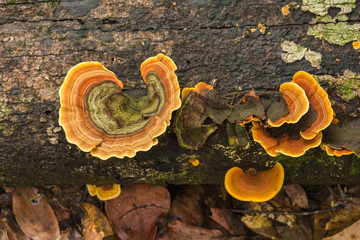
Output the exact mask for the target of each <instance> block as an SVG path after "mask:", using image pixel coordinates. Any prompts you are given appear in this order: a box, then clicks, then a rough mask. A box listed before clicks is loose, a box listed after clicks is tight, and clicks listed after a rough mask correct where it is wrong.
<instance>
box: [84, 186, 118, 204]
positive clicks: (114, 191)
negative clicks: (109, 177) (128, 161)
mask: <svg viewBox="0 0 360 240" xmlns="http://www.w3.org/2000/svg"><path fill="white" fill-rule="evenodd" d="M86 187H87V189H88V191H89V194H90V196H95V195H96V196H97V197H98V199H100V200H102V201H106V200H110V199H113V198H116V197H118V196H119V195H120V193H121V187H120V184H108V185H91V184H86Z"/></svg>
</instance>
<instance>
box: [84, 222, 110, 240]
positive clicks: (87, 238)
mask: <svg viewBox="0 0 360 240" xmlns="http://www.w3.org/2000/svg"><path fill="white" fill-rule="evenodd" d="M82 222H83V226H84V230H83V236H84V240H102V239H104V236H105V234H104V232H103V231H98V230H96V226H95V222H94V219H92V218H87V219H85V220H84V221H82Z"/></svg>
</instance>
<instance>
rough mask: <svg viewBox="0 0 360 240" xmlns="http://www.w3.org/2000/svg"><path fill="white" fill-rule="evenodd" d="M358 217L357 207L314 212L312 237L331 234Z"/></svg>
mask: <svg viewBox="0 0 360 240" xmlns="http://www.w3.org/2000/svg"><path fill="white" fill-rule="evenodd" d="M359 219H360V208H359V207H354V208H349V209H339V210H335V211H333V212H327V213H321V214H316V215H315V217H314V236H315V237H314V238H315V239H321V238H323V237H329V236H332V235H334V234H336V233H339V232H340V231H342V230H343V229H345V228H347V227H348V226H350V225H351V224H353V223H354V222H355V221H357V220H359Z"/></svg>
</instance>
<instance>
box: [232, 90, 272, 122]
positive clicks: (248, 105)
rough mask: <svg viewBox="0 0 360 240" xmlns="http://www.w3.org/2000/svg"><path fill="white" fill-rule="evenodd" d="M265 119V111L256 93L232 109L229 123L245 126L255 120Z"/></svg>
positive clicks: (247, 96) (244, 98) (246, 97)
mask: <svg viewBox="0 0 360 240" xmlns="http://www.w3.org/2000/svg"><path fill="white" fill-rule="evenodd" d="M259 118H261V119H264V118H265V110H264V107H263V105H262V104H261V102H260V99H259V97H258V96H256V95H255V92H254V91H251V92H250V93H249V94H248V95H246V96H245V97H243V98H242V100H241V101H240V102H239V103H238V104H236V105H235V106H233V107H232V108H231V114H230V116H229V117H228V118H227V120H228V121H230V122H232V123H234V122H239V123H240V124H242V125H243V124H245V123H247V122H249V121H251V120H253V119H259Z"/></svg>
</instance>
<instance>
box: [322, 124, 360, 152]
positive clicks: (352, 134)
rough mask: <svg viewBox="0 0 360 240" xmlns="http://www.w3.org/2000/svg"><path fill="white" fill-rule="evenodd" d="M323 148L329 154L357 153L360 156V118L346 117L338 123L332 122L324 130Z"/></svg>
mask: <svg viewBox="0 0 360 240" xmlns="http://www.w3.org/2000/svg"><path fill="white" fill-rule="evenodd" d="M323 134H324V137H323V144H322V148H323V149H324V150H326V152H327V154H328V155H331V156H333V155H335V156H341V155H348V154H351V153H355V154H356V155H357V156H360V118H350V117H345V118H344V119H340V120H339V123H338V124H336V125H335V124H331V125H330V126H329V127H328V128H326V129H325V130H323Z"/></svg>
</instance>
